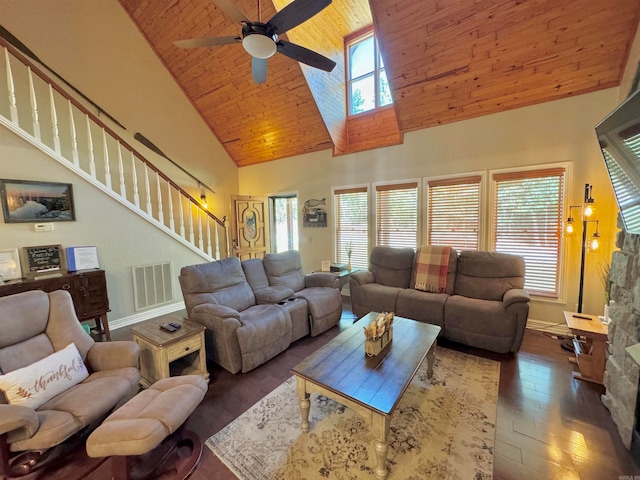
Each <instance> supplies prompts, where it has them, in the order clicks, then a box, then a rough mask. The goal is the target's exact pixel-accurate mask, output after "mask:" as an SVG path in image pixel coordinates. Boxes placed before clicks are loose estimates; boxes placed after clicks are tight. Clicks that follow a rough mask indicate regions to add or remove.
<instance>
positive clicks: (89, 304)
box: [0, 269, 111, 340]
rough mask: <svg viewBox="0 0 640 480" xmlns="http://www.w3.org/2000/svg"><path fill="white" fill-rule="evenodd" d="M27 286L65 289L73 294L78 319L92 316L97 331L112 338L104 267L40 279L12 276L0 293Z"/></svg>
mask: <svg viewBox="0 0 640 480" xmlns="http://www.w3.org/2000/svg"><path fill="white" fill-rule="evenodd" d="M28 290H42V291H44V292H53V291H54V290H67V291H68V292H69V293H70V294H71V298H73V304H74V306H75V308H76V315H77V316H78V320H80V321H85V320H94V321H95V323H96V329H95V330H96V333H97V334H98V335H103V334H104V336H105V337H106V339H107V340H111V333H110V331H109V321H108V320H107V312H109V297H108V296H107V280H106V277H105V273H104V270H98V269H95V270H79V271H77V272H70V273H65V274H62V275H61V276H57V277H54V276H51V277H48V278H41V279H39V280H13V281H9V282H7V283H4V284H2V285H0V297H5V296H7V295H13V294H14V293H20V292H26V291H28Z"/></svg>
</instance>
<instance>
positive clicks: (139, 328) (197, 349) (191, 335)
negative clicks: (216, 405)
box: [131, 318, 209, 388]
mask: <svg viewBox="0 0 640 480" xmlns="http://www.w3.org/2000/svg"><path fill="white" fill-rule="evenodd" d="M165 322H166V319H165V320H163V319H161V318H158V319H153V320H147V321H146V322H142V323H140V324H138V325H134V326H133V327H132V328H131V334H132V335H133V341H134V342H136V343H137V344H138V345H140V383H141V384H142V386H143V387H146V388H148V387H149V386H150V385H152V384H153V383H155V382H156V381H158V380H160V379H162V378H168V377H173V376H178V375H189V374H193V375H202V376H203V377H204V378H205V380H209V372H208V371H207V359H206V352H205V346H204V331H205V327H204V326H203V325H200V324H199V323H195V322H191V321H189V320H182V321H181V322H179V323H180V324H181V325H182V327H181V328H179V329H178V330H177V331H175V332H167V331H165V330H162V329H161V328H160V325H161V324H163V323H165Z"/></svg>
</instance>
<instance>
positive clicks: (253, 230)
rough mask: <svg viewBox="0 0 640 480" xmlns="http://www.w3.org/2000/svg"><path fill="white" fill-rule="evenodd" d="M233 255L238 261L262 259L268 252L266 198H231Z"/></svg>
mask: <svg viewBox="0 0 640 480" xmlns="http://www.w3.org/2000/svg"><path fill="white" fill-rule="evenodd" d="M231 201H232V202H233V207H234V208H233V210H234V219H233V221H234V227H233V230H232V231H233V232H234V238H233V239H232V241H231V245H232V246H233V254H234V255H236V256H237V257H239V258H240V260H247V259H249V258H262V257H263V256H264V254H265V253H267V252H269V208H268V203H267V198H266V197H251V196H232V197H231Z"/></svg>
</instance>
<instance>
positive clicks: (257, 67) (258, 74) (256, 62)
mask: <svg viewBox="0 0 640 480" xmlns="http://www.w3.org/2000/svg"><path fill="white" fill-rule="evenodd" d="M251 75H252V76H253V81H254V82H256V83H264V82H266V81H267V59H266V58H256V57H251Z"/></svg>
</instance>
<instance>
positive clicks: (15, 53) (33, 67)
mask: <svg viewBox="0 0 640 480" xmlns="http://www.w3.org/2000/svg"><path fill="white" fill-rule="evenodd" d="M0 45H2V46H4V47H6V48H7V49H8V50H10V52H11V54H12V55H13V56H14V57H15V58H17V59H18V60H20V61H21V62H22V63H23V64H24V65H26V66H28V67H29V68H30V69H31V71H32V72H33V73H35V74H36V75H37V76H38V77H40V78H41V79H42V80H43V81H44V82H45V83H47V84H48V85H51V87H52V88H53V89H54V90H55V91H56V92H58V93H59V94H60V95H61V96H62V97H64V98H65V99H67V100H68V101H70V102H71V103H72V104H73V106H74V107H76V108H77V109H78V110H80V111H81V112H82V113H83V114H85V115H87V116H88V117H90V118H91V121H92V122H94V123H95V124H96V125H98V126H99V127H100V128H102V129H104V130H105V132H107V133H108V134H109V135H111V136H112V137H113V138H114V139H116V140H117V141H118V142H119V143H120V144H121V145H122V146H123V147H125V148H126V149H127V150H129V151H130V152H132V153H133V154H134V155H135V156H136V157H137V158H138V159H139V160H140V161H142V162H143V163H144V164H145V165H147V166H148V167H149V168H150V169H151V170H153V171H154V172H155V173H156V174H158V175H159V176H160V177H161V178H162V179H163V180H164V181H165V182H167V183H168V184H170V185H171V186H172V187H173V188H175V189H176V190H178V191H179V192H180V193H181V194H182V195H183V196H184V197H186V198H187V199H188V200H189V201H190V202H191V203H193V204H194V205H196V206H197V207H198V208H200V209H201V210H202V211H203V212H204V213H205V214H206V215H208V216H209V217H210V218H211V219H212V220H214V221H215V222H216V223H217V224H218V225H220V226H221V227H225V220H224V219H222V220H221V219H219V218H218V217H216V216H215V215H214V214H213V213H211V212H210V211H208V210H207V209H204V208H202V206H201V205H200V203H199V202H198V200H196V199H195V198H193V197H192V196H191V195H190V194H189V193H188V192H186V191H185V190H184V189H182V188H181V187H180V186H179V185H177V184H176V183H175V182H173V181H172V180H171V179H170V178H169V177H168V176H167V175H165V174H164V173H163V172H162V171H161V170H160V169H158V168H157V167H156V166H155V165H154V164H153V163H152V162H151V161H150V160H148V159H147V158H146V157H145V156H144V155H142V154H141V153H140V152H139V151H138V150H136V149H135V148H133V147H132V146H131V145H130V144H129V143H128V142H127V141H125V140H124V139H123V138H122V137H121V136H120V135H118V134H117V133H116V132H115V131H114V130H113V129H111V128H110V127H109V126H108V125H106V124H105V123H104V122H103V121H102V120H100V118H98V117H97V116H96V115H94V114H93V113H92V112H90V111H89V110H88V109H87V108H86V107H85V106H84V105H82V104H81V103H80V102H78V101H77V100H76V99H75V98H73V97H72V96H71V95H69V94H68V93H67V91H66V90H64V89H63V88H62V87H60V86H59V85H58V84H57V83H56V82H55V81H54V80H53V79H52V78H51V77H50V76H49V75H47V74H46V73H44V72H43V71H42V70H41V69H40V67H39V66H37V65H36V64H35V63H34V62H33V61H31V59H29V58H28V57H27V56H25V55H24V54H23V53H22V52H21V51H20V50H19V49H17V48H15V47H14V46H13V45H12V44H11V43H9V42H8V41H6V40H5V39H4V38H2V37H0Z"/></svg>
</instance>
